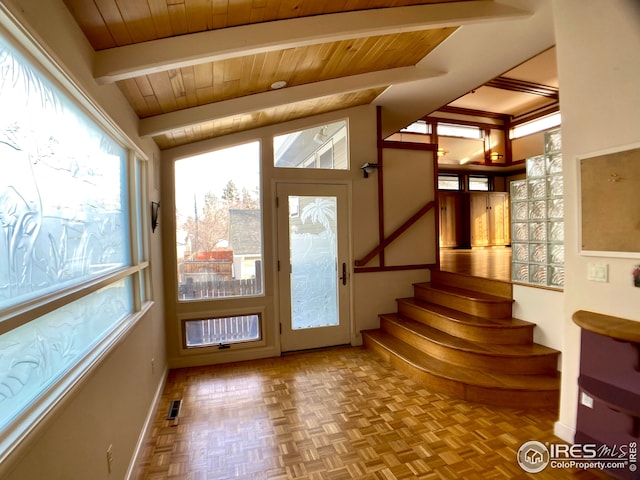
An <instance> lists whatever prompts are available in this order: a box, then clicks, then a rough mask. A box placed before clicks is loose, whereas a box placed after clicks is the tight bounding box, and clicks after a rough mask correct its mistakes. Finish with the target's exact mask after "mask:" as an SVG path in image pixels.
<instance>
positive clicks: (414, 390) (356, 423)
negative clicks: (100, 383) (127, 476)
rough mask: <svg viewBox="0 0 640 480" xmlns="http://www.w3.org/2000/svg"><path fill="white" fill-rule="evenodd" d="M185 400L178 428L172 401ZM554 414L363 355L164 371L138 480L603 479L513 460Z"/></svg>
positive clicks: (357, 350) (338, 351)
mask: <svg viewBox="0 0 640 480" xmlns="http://www.w3.org/2000/svg"><path fill="white" fill-rule="evenodd" d="M179 399H182V400H183V404H182V410H181V413H180V416H179V417H178V420H177V422H175V423H174V422H173V421H167V420H166V416H167V412H168V410H169V405H170V403H171V401H172V400H179ZM554 421H555V415H554V414H553V413H552V412H551V411H548V410H519V409H508V408H497V407H487V406H485V405H479V404H473V403H467V402H465V401H462V400H456V399H453V398H450V397H447V396H446V395H442V394H436V393H433V392H430V391H427V390H425V389H424V388H422V387H420V386H419V385H417V384H416V383H414V382H413V381H412V380H410V379H409V378H408V377H406V376H404V375H403V374H401V373H399V372H398V371H397V370H395V369H394V368H393V367H391V366H390V365H388V364H386V363H384V362H383V361H381V360H379V359H378V357H376V356H375V355H373V354H372V353H370V352H368V351H367V350H365V349H363V348H361V347H340V348H334V349H326V350H321V351H312V352H305V353H296V354H291V355H285V356H282V357H279V358H273V359H266V360H259V361H249V362H242V363H235V364H228V365H217V366H207V367H197V368H186V369H177V370H172V371H171V372H170V373H169V377H168V380H167V384H166V387H165V391H164V394H163V396H162V399H161V402H160V405H159V406H158V410H157V412H156V415H155V421H154V425H153V431H152V434H151V435H150V438H149V439H148V440H147V441H146V444H145V448H144V451H143V452H142V455H141V457H142V458H140V463H139V465H137V469H136V472H135V476H134V478H136V479H137V480H160V479H162V480H164V479H188V480H212V479H216V480H218V479H231V478H233V479H253V480H260V479H266V480H275V479H278V480H281V479H300V480H320V479H323V480H324V479H327V480H340V479H351V478H356V479H382V480H394V479H438V480H448V479H470V480H475V479H477V480H489V479H516V478H533V479H538V480H548V479H557V478H572V479H581V480H587V479H597V478H606V477H605V476H602V475H601V474H599V473H597V472H591V471H568V470H550V469H549V467H547V470H545V471H544V472H542V473H539V474H535V475H529V474H526V473H525V472H523V471H522V470H521V469H520V467H519V466H518V465H517V463H516V452H517V450H518V448H519V447H520V445H521V444H522V443H523V442H525V441H528V440H538V441H541V442H557V441H559V440H558V439H557V438H555V437H554V436H553V434H552V431H553V422H554Z"/></svg>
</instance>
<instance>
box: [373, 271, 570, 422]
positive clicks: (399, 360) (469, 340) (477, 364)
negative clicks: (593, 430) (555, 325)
mask: <svg viewBox="0 0 640 480" xmlns="http://www.w3.org/2000/svg"><path fill="white" fill-rule="evenodd" d="M397 304H398V309H397V312H395V313H387V314H382V315H380V328H379V329H377V330H367V331H364V332H362V334H363V338H364V344H365V346H366V347H367V348H369V349H371V350H373V351H375V352H376V353H378V354H379V355H380V356H382V357H383V358H384V359H385V360H387V361H389V362H390V363H392V364H393V365H394V366H396V367H397V368H398V369H400V370H402V371H404V372H405V373H407V374H408V375H410V376H411V377H413V378H414V379H415V380H417V381H418V382H420V383H423V384H425V385H426V386H428V387H429V388H432V389H433V390H437V391H441V392H443V393H446V394H449V395H451V396H454V397H458V398H462V399H464V400H468V401H471V402H480V403H486V404H491V405H500V406H511V407H536V408H537V407H544V408H555V409H557V408H558V401H559V389H560V377H559V374H558V371H557V363H558V355H559V352H558V351H557V350H553V349H551V348H548V347H545V346H542V345H538V344H535V343H533V329H534V328H535V324H533V323H531V322H526V321H524V320H519V319H516V318H512V316H511V315H512V304H513V296H512V285H511V284H510V283H508V282H501V281H497V280H489V279H486V278H479V277H469V276H465V275H460V274H456V273H450V272H443V271H440V270H434V271H432V272H431V282H428V283H418V284H415V285H414V297H412V298H401V299H398V300H397Z"/></svg>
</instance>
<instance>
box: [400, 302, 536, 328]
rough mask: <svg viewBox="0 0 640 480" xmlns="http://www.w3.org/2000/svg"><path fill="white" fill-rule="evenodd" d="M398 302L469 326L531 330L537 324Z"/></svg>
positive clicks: (438, 306)
mask: <svg viewBox="0 0 640 480" xmlns="http://www.w3.org/2000/svg"><path fill="white" fill-rule="evenodd" d="M397 301H398V302H404V303H407V304H410V305H414V306H416V307H418V308H421V309H424V310H428V311H430V312H433V313H436V314H438V315H440V316H443V317H446V318H448V319H449V320H451V321H454V322H458V323H466V324H469V325H476V326H481V327H486V328H531V327H534V326H535V323H532V322H528V321H526V320H521V319H519V318H513V317H512V318H485V317H479V316H477V315H471V314H469V313H464V312H461V311H460V310H455V309H453V308H448V307H444V306H442V305H437V304H435V303H431V302H427V301H425V300H420V299H418V298H415V297H407V298H399V299H398V300H397Z"/></svg>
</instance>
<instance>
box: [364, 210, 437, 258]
mask: <svg viewBox="0 0 640 480" xmlns="http://www.w3.org/2000/svg"><path fill="white" fill-rule="evenodd" d="M435 205H436V202H435V201H434V200H430V201H429V202H428V203H427V204H426V205H425V206H423V207H422V208H421V209H420V210H418V211H417V212H416V213H415V214H413V215H412V216H411V218H409V219H408V220H407V221H406V222H404V223H403V224H402V225H400V226H399V227H398V228H396V229H395V231H394V232H393V233H392V234H391V235H389V236H388V237H387V238H385V239H384V240H383V241H382V242H380V245H378V246H377V247H375V248H374V249H373V250H371V251H370V252H369V253H367V254H366V255H365V256H364V257H363V258H362V259H360V260H356V261H355V265H356V267H364V266H365V265H366V264H367V263H369V262H370V261H371V260H372V259H373V257H375V256H376V255H378V254H379V253H380V252H381V251H383V250H384V249H385V248H386V247H387V246H388V245H389V244H390V243H391V242H393V241H394V240H395V239H396V238H398V237H399V236H400V235H402V234H403V233H404V232H406V231H407V230H408V229H409V228H410V227H411V226H412V225H413V224H414V223H416V222H417V221H418V220H420V218H422V217H423V216H424V215H425V214H426V213H427V212H428V211H429V210H431V209H432V208H434V207H435Z"/></svg>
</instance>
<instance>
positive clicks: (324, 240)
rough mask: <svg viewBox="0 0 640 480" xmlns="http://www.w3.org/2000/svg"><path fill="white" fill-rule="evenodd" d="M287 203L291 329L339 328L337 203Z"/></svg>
mask: <svg viewBox="0 0 640 480" xmlns="http://www.w3.org/2000/svg"><path fill="white" fill-rule="evenodd" d="M288 200H289V202H288V205H289V248H290V262H291V326H292V329H293V330H300V329H303V328H314V327H328V326H334V325H338V323H339V320H338V290H337V289H338V283H337V281H338V280H337V279H338V271H337V265H338V256H337V250H338V248H337V233H338V232H337V199H336V197H332V196H330V197H321V196H289V197H288Z"/></svg>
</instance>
